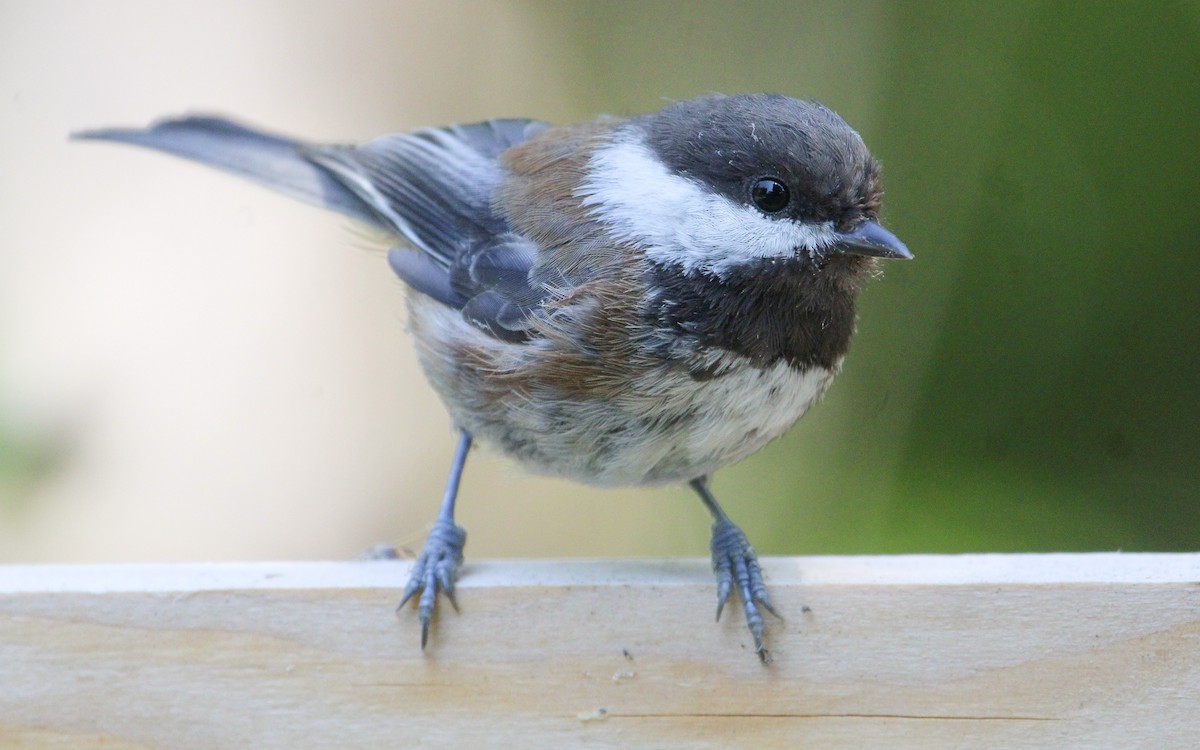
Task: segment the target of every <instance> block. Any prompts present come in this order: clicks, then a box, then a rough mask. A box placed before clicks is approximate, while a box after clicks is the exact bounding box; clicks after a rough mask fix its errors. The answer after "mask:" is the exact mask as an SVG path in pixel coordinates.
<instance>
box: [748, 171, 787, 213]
mask: <svg viewBox="0 0 1200 750" xmlns="http://www.w3.org/2000/svg"><path fill="white" fill-rule="evenodd" d="M791 197H792V194H791V192H790V191H789V190H788V188H787V185H784V184H783V183H782V182H780V181H779V180H773V179H771V178H770V177H766V178H763V179H761V180H759V181H758V182H756V183H754V184H753V185H751V186H750V199H751V200H752V201H754V205H756V206H758V208H759V210H760V211H763V212H764V213H768V214H774V213H779V212H780V211H782V210H783V209H785V208H787V204H788V201H789V200H791Z"/></svg>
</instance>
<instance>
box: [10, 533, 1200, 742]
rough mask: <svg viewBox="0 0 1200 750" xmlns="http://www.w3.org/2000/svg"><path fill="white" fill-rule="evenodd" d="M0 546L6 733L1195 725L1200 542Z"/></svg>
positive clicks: (389, 733) (371, 738)
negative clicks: (383, 555) (439, 607)
mask: <svg viewBox="0 0 1200 750" xmlns="http://www.w3.org/2000/svg"><path fill="white" fill-rule="evenodd" d="M763 563H764V569H765V571H766V575H767V581H768V585H769V586H770V588H771V591H772V593H773V596H774V597H775V598H776V601H777V603H778V605H779V608H780V610H781V612H782V613H783V614H784V615H785V616H786V617H787V619H786V621H778V620H773V621H769V622H768V628H769V630H768V640H769V645H770V648H771V653H772V655H773V657H774V662H773V663H772V664H771V665H769V666H767V667H763V666H762V665H760V664H759V663H758V661H757V659H756V658H755V656H754V653H753V649H752V646H751V643H750V640H749V638H748V635H747V633H746V632H745V629H744V627H743V625H742V623H741V622H740V621H739V619H738V617H736V616H731V615H738V614H739V612H738V610H737V609H736V607H735V608H734V609H733V611H732V612H727V614H726V615H725V617H724V618H723V619H722V621H721V622H720V623H716V624H714V623H713V622H712V616H713V611H714V604H715V602H714V587H713V585H712V583H711V572H710V571H709V570H708V564H707V562H705V561H702V560H683V561H679V560H675V561H603V562H599V561H541V562H524V561H511V562H483V563H471V564H469V565H468V566H467V567H466V568H465V569H464V576H463V578H462V580H461V583H460V589H459V600H460V603H461V605H462V612H461V613H459V614H455V613H454V612H453V611H452V610H451V609H449V608H448V607H447V608H444V611H442V612H441V613H440V615H439V619H438V622H437V623H436V632H435V634H434V642H433V644H432V648H431V649H430V650H429V651H428V652H426V653H424V654H422V653H421V651H420V650H419V649H418V647H417V640H418V627H417V624H416V618H415V615H414V613H413V611H411V610H405V611H403V612H401V613H400V614H399V616H398V617H397V615H395V614H393V612H392V608H393V606H394V603H395V601H396V597H397V591H398V585H399V584H400V583H401V582H403V580H404V578H405V573H406V571H407V566H408V563H405V562H357V563H278V564H267V563H259V564H244V565H232V564H215V565H162V566H150V565H130V566H111V565H109V566H7V567H0V747H4V748H7V747H45V746H53V747H56V748H85V747H86V748H91V747H105V748H307V747H322V748H324V747H338V748H341V747H385V746H401V747H415V748H423V747H429V748H445V747H455V748H465V749H471V748H490V747H513V748H541V747H549V748H559V747H575V746H586V747H595V748H608V747H621V748H668V747H689V748H729V747H754V748H774V747H806V748H807V747H833V748H837V747H854V748H877V747H878V748H883V747H887V748H939V747H972V748H974V747H988V748H1005V747H1013V748H1017V747H1020V748H1034V747H1039V748H1040V747H1046V748H1065V747H1086V748H1106V747H1113V748H1118V747H1119V748H1131V747H1146V748H1190V747H1195V746H1196V743H1197V740H1196V737H1198V736H1200V711H1198V710H1197V707H1198V706H1200V583H1197V582H1198V581H1200V555H1188V554H1090V555H975V556H912V557H842V558H836V557H811V558H774V559H765V560H764V561H763Z"/></svg>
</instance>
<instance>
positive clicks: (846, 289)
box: [646, 256, 867, 378]
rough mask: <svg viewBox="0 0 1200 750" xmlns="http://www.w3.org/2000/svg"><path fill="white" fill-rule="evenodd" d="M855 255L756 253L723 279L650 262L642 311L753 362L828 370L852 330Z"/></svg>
mask: <svg viewBox="0 0 1200 750" xmlns="http://www.w3.org/2000/svg"><path fill="white" fill-rule="evenodd" d="M862 260H863V259H860V258H856V257H845V256H832V257H831V258H829V259H828V260H827V261H826V263H825V264H824V267H814V266H813V265H812V264H811V263H810V262H807V261H804V262H802V261H800V260H768V259H764V260H763V261H761V262H760V263H756V264H753V265H751V266H747V267H743V268H737V269H734V270H732V271H731V272H730V273H728V274H727V275H725V276H724V277H717V276H715V275H711V274H706V273H701V272H692V273H684V271H683V269H682V268H680V267H666V266H659V265H655V266H654V269H653V271H652V284H653V286H654V287H656V288H657V289H658V290H660V291H659V294H658V295H656V299H655V301H654V303H653V304H651V306H650V307H649V308H648V309H647V312H646V314H647V315H648V316H649V317H650V318H651V319H652V322H653V324H654V325H655V327H656V328H658V330H660V331H663V330H667V331H670V332H672V333H673V334H676V335H678V336H680V337H683V338H685V339H691V340H693V341H694V342H695V344H696V345H697V346H698V347H701V348H703V347H717V348H720V349H724V350H726V351H729V352H733V353H735V354H740V355H742V356H744V357H747V358H748V359H749V360H750V361H751V363H752V364H753V365H754V366H755V367H760V368H766V367H770V366H771V365H774V364H775V363H777V362H779V361H780V360H783V361H785V362H787V363H788V364H789V365H791V366H792V367H794V368H796V369H799V370H805V369H808V368H810V367H813V366H818V367H824V368H832V367H833V366H834V365H835V364H836V363H837V362H838V361H839V360H840V359H841V358H842V357H843V356H844V355H845V354H846V351H847V349H848V348H849V346H850V337H851V336H852V335H853V333H854V324H855V297H856V295H857V283H856V282H857V278H858V277H860V276H862V275H865V271H866V270H867V269H866V268H865V266H864V264H863V263H862V262H861V261H862ZM715 374H716V373H709V372H705V371H700V372H695V373H693V375H694V376H695V377H697V378H706V377H712V376H713V375H715Z"/></svg>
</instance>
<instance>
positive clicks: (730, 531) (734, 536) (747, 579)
mask: <svg viewBox="0 0 1200 750" xmlns="http://www.w3.org/2000/svg"><path fill="white" fill-rule="evenodd" d="M711 546H712V559H713V572H714V573H716V576H717V619H718V620H719V619H721V612H722V611H723V610H724V609H725V602H727V601H728V600H729V594H730V592H731V591H733V589H734V586H735V585H736V587H737V591H738V595H739V596H740V597H741V600H742V610H743V612H744V613H745V615H746V626H747V627H749V628H750V633H751V635H752V636H753V637H754V650H755V652H756V653H757V654H758V658H759V659H760V660H761V661H762V662H763V663H764V664H765V663H767V661H768V660H769V659H770V655H769V654H768V652H767V649H766V647H765V646H764V645H763V618H762V614H761V613H760V612H759V609H758V608H759V607H760V606H761V607H762V608H763V609H765V610H766V611H768V612H770V613H771V614H772V615H774V616H775V617H779V616H780V615H779V613H778V612H777V611H775V607H774V605H772V604H771V598H770V596H769V595H768V594H767V587H766V585H765V584H764V583H763V579H762V570H761V569H760V568H759V565H758V557H757V556H756V555H755V554H754V548H753V547H751V546H750V542H749V541H747V539H746V535H745V534H744V533H742V530H741V529H739V528H738V527H737V526H736V525H735V524H734V523H733V522H732V521H730V520H729V519H728V518H722V519H719V520H718V521H717V522H716V523H715V524H713V535H712V545H711ZM781 619H782V618H781Z"/></svg>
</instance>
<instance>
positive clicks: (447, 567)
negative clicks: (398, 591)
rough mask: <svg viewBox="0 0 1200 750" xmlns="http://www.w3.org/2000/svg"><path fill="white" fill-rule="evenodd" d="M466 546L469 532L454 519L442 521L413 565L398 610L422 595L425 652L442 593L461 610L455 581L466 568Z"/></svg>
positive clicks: (419, 607)
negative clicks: (459, 570) (463, 563)
mask: <svg viewBox="0 0 1200 750" xmlns="http://www.w3.org/2000/svg"><path fill="white" fill-rule="evenodd" d="M466 543H467V532H466V529H464V528H463V527H461V526H458V525H456V524H455V523H454V522H453V521H451V520H448V519H441V518H439V519H438V520H437V521H436V522H434V524H433V528H432V529H430V530H429V536H428V537H426V538H425V546H424V547H422V548H421V554H420V555H418V556H417V561H416V562H415V563H414V564H413V569H412V573H411V574H410V575H409V577H408V585H407V586H405V587H404V596H403V597H402V598H401V599H400V604H398V605H397V606H396V611H397V612H399V611H400V608H401V607H403V606H404V605H405V604H407V603H408V600H409V599H411V598H413V597H414V596H415V595H416V594H417V592H420V593H421V597H420V599H418V600H417V616H418V617H419V618H420V620H421V648H422V650H423V649H424V648H425V644H426V642H428V640H429V624H430V622H432V621H433V608H434V605H436V604H437V595H438V591H439V590H441V592H442V593H443V594H445V595H446V598H447V599H449V600H450V604H451V605H452V606H453V607H454V611H455V612H457V611H458V602H457V601H456V600H455V598H454V579H455V578H456V577H457V576H458V566H460V565H462V561H463V547H464V546H465V545H466Z"/></svg>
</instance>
